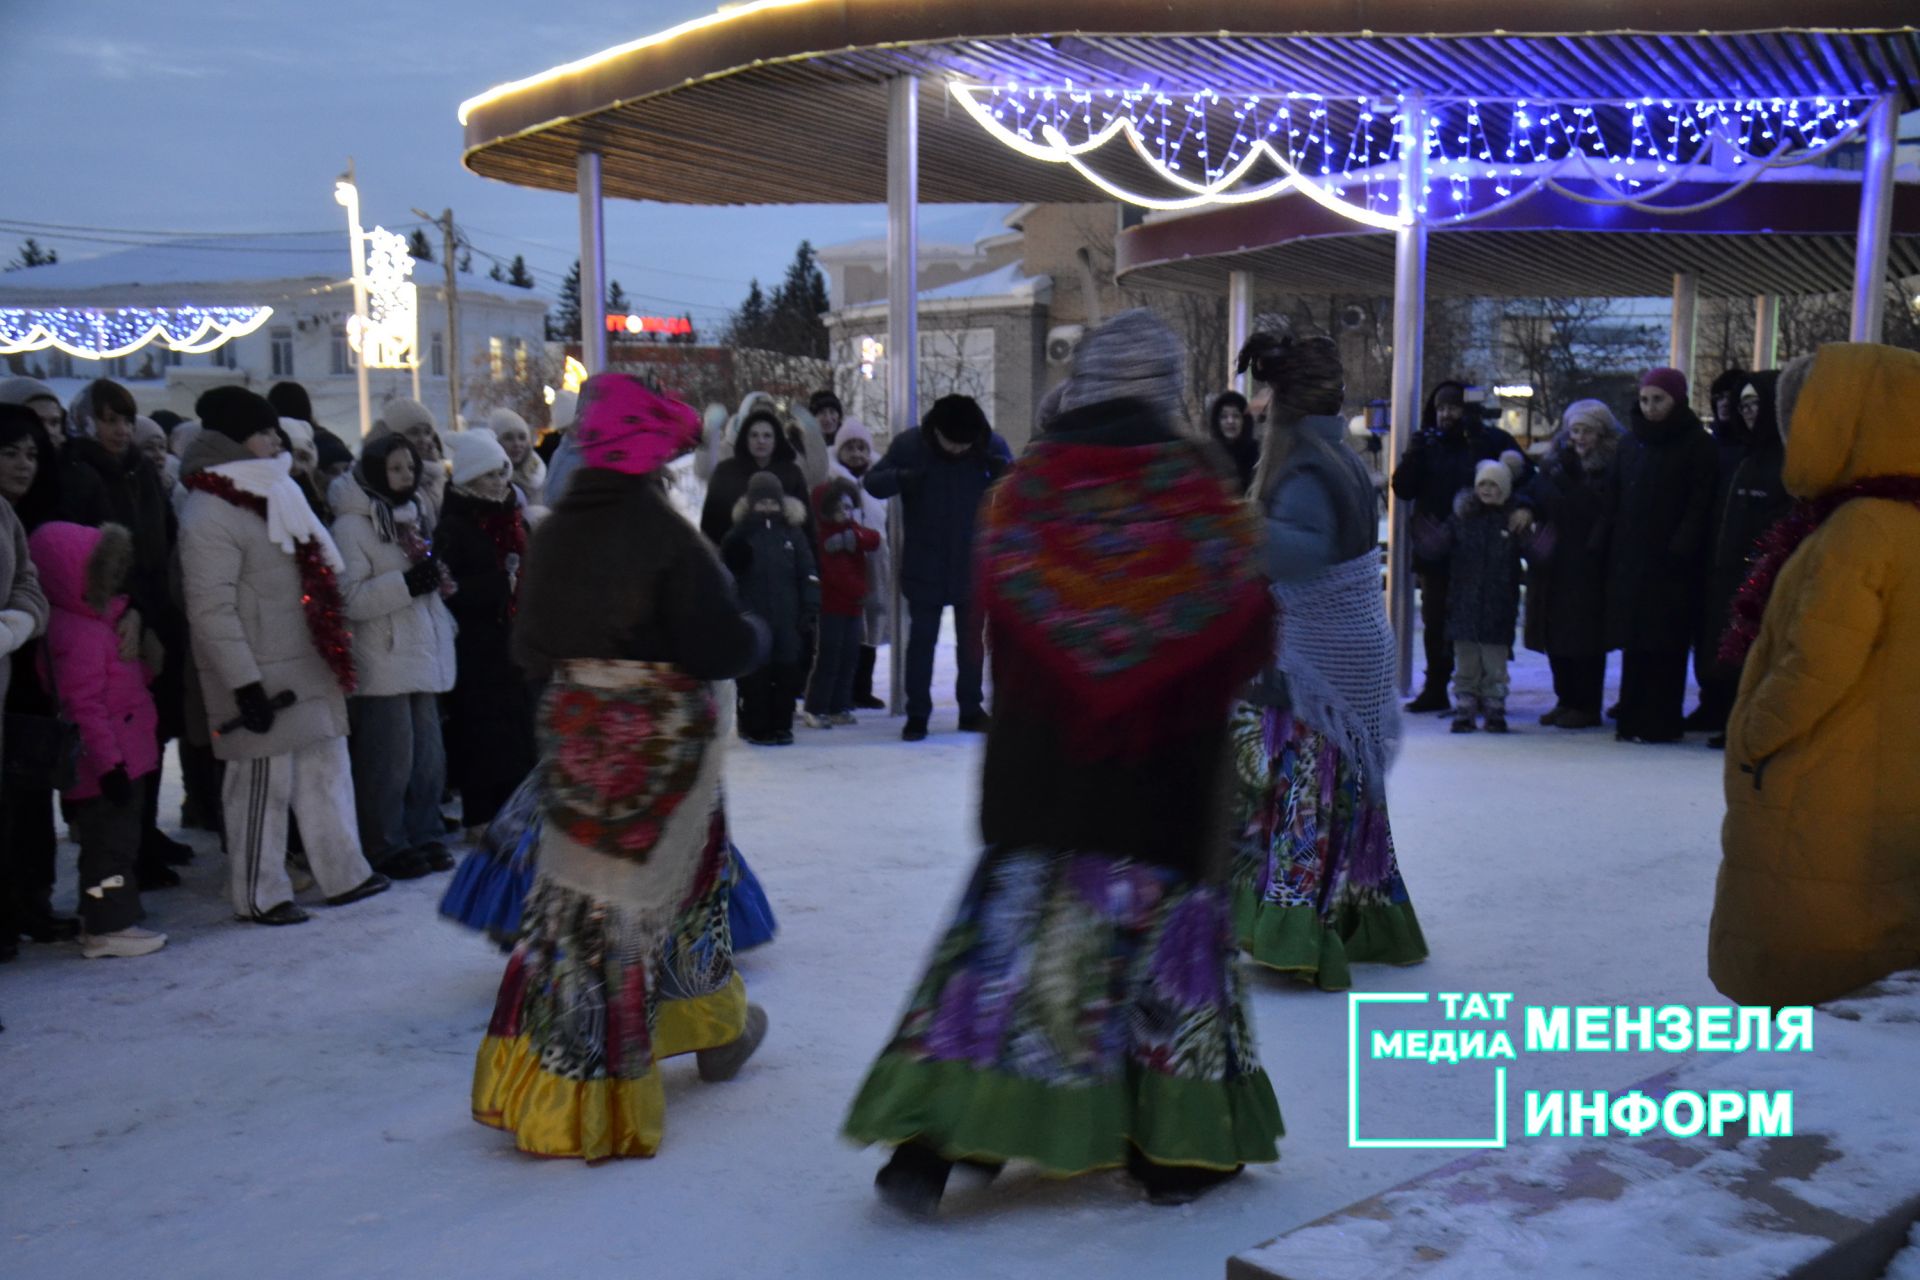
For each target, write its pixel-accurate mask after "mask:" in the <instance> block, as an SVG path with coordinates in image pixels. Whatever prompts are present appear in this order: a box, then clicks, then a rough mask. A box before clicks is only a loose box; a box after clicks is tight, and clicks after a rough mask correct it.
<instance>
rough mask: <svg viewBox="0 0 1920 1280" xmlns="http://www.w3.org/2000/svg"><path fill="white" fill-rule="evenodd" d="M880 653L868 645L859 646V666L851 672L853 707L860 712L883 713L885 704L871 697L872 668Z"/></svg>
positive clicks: (885, 707)
mask: <svg viewBox="0 0 1920 1280" xmlns="http://www.w3.org/2000/svg"><path fill="white" fill-rule="evenodd" d="M879 657H880V651H879V650H878V649H876V648H874V647H873V646H872V645H870V644H863V645H861V646H860V665H858V666H857V667H855V668H854V670H853V705H854V706H855V707H857V708H859V709H860V710H862V711H885V710H886V709H887V704H886V703H884V702H882V701H880V699H878V698H876V697H874V696H873V668H874V664H875V662H876V661H877V660H878V659H879Z"/></svg>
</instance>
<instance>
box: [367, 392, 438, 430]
mask: <svg viewBox="0 0 1920 1280" xmlns="http://www.w3.org/2000/svg"><path fill="white" fill-rule="evenodd" d="M422 425H424V426H429V427H433V428H434V430H436V431H438V430H439V426H438V424H437V423H435V422H434V420H433V411H432V410H431V409H428V408H427V406H425V405H423V404H421V403H420V402H419V401H418V400H414V399H412V398H410V397H408V396H400V397H397V398H396V399H393V400H389V401H387V403H386V405H385V406H384V407H383V408H382V409H381V410H380V416H379V417H378V418H376V419H374V423H373V429H374V431H376V432H380V431H391V432H393V433H394V434H395V435H402V436H403V435H405V434H406V433H407V431H408V430H409V429H410V428H412V427H418V426H422Z"/></svg>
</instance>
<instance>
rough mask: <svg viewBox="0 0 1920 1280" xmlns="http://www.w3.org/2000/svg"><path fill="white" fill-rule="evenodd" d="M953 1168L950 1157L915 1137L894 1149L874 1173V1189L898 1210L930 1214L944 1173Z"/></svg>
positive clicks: (942, 1188)
mask: <svg viewBox="0 0 1920 1280" xmlns="http://www.w3.org/2000/svg"><path fill="white" fill-rule="evenodd" d="M952 1172H953V1161H951V1160H948V1159H947V1158H946V1157H945V1156H942V1155H941V1154H940V1153H939V1152H938V1151H935V1150H934V1149H933V1148H932V1147H930V1146H928V1145H927V1144H925V1143H923V1142H920V1141H918V1140H917V1139H916V1140H914V1141H911V1142H903V1143H901V1144H900V1145H899V1146H897V1147H895V1148H894V1149H893V1159H891V1160H889V1161H887V1163H886V1165H885V1166H884V1167H883V1168H882V1169H881V1170H880V1172H879V1173H877V1174H875V1175H874V1177H873V1189H874V1190H875V1191H878V1192H879V1193H880V1198H881V1199H882V1200H884V1201H886V1202H887V1203H888V1204H890V1205H892V1206H893V1207H894V1208H896V1209H898V1210H899V1211H900V1212H902V1213H904V1214H908V1215H909V1216H911V1217H915V1218H931V1217H932V1216H933V1215H934V1213H935V1212H937V1211H938V1210H939V1208H940V1197H941V1196H942V1195H943V1194H945V1192H946V1189H947V1175H948V1174H950V1173H952Z"/></svg>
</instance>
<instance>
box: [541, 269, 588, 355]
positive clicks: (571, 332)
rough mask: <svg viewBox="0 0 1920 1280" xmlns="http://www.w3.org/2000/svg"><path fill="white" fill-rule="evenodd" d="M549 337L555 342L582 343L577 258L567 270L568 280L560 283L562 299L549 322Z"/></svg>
mask: <svg viewBox="0 0 1920 1280" xmlns="http://www.w3.org/2000/svg"><path fill="white" fill-rule="evenodd" d="M547 337H548V338H549V339H551V340H552V341H554V342H578V341H580V259H578V258H575V259H574V260H573V265H572V266H571V267H569V268H568V269H567V278H566V279H565V280H562V281H561V282H560V297H559V299H558V300H556V301H555V302H554V304H553V314H552V316H550V317H549V318H548V320H547Z"/></svg>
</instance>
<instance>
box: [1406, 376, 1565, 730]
mask: <svg viewBox="0 0 1920 1280" xmlns="http://www.w3.org/2000/svg"><path fill="white" fill-rule="evenodd" d="M1466 393H1467V389H1466V386H1465V385H1464V384H1462V383H1459V382H1454V381H1451V380H1449V381H1446V382H1442V383H1440V384H1439V385H1438V386H1436V387H1435V388H1434V389H1433V391H1432V392H1431V393H1430V394H1429V395H1428V396H1427V403H1426V405H1425V407H1424V408H1423V409H1422V410H1421V412H1420V430H1419V432H1418V433H1417V434H1416V435H1415V436H1414V438H1413V443H1412V444H1411V445H1409V446H1408V448H1407V452H1406V456H1405V457H1403V458H1402V459H1401V460H1400V465H1399V466H1398V467H1396V468H1394V472H1393V492H1394V495H1395V496H1396V497H1398V498H1399V499H1400V500H1401V501H1403V502H1411V503H1413V519H1414V520H1415V521H1431V522H1432V523H1433V524H1434V525H1436V526H1438V525H1445V524H1446V522H1447V517H1449V516H1450V515H1452V514H1453V499H1454V495H1456V494H1458V493H1459V492H1460V491H1461V490H1462V489H1470V488H1472V487H1473V472H1474V468H1476V467H1478V466H1479V465H1480V464H1481V463H1482V462H1486V461H1489V460H1492V459H1497V458H1499V456H1500V455H1501V454H1503V453H1506V452H1508V451H1512V452H1515V453H1520V454H1521V456H1522V457H1524V456H1525V454H1524V453H1523V452H1522V450H1521V448H1520V446H1519V444H1517V443H1516V442H1515V441H1514V438H1513V437H1512V436H1510V435H1508V434H1507V433H1506V432H1504V431H1502V430H1500V428H1498V427H1493V426H1488V425H1487V424H1486V423H1485V422H1483V421H1481V418H1480V406H1478V405H1469V404H1468V403H1467V395H1466ZM1531 473H1532V467H1531V466H1530V465H1529V466H1528V467H1527V470H1526V473H1525V474H1523V475H1521V476H1520V477H1518V478H1517V480H1516V483H1515V487H1516V488H1518V487H1519V485H1520V484H1522V483H1524V482H1525V480H1526V478H1527V475H1530V474H1531ZM1415 545H1416V546H1418V545H1419V539H1418V538H1417V537H1416V539H1415ZM1413 570H1414V574H1415V575H1416V576H1417V577H1418V578H1419V580H1420V623H1421V629H1422V633H1423V641H1424V647H1425V649H1426V653H1427V671H1426V677H1425V684H1424V685H1423V686H1422V687H1421V691H1420V696H1419V697H1417V698H1415V699H1414V700H1413V701H1412V702H1409V703H1408V704H1407V710H1408V711H1411V712H1416V713H1419V712H1433V711H1448V710H1451V709H1452V706H1453V703H1452V701H1451V700H1450V699H1449V698H1448V696H1447V682H1448V681H1449V680H1450V679H1452V678H1453V644H1452V642H1451V641H1449V640H1448V639H1447V561H1446V559H1445V558H1444V557H1442V558H1440V559H1438V560H1429V559H1422V558H1421V557H1420V556H1419V555H1418V554H1416V555H1415V556H1414V561H1413Z"/></svg>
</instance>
